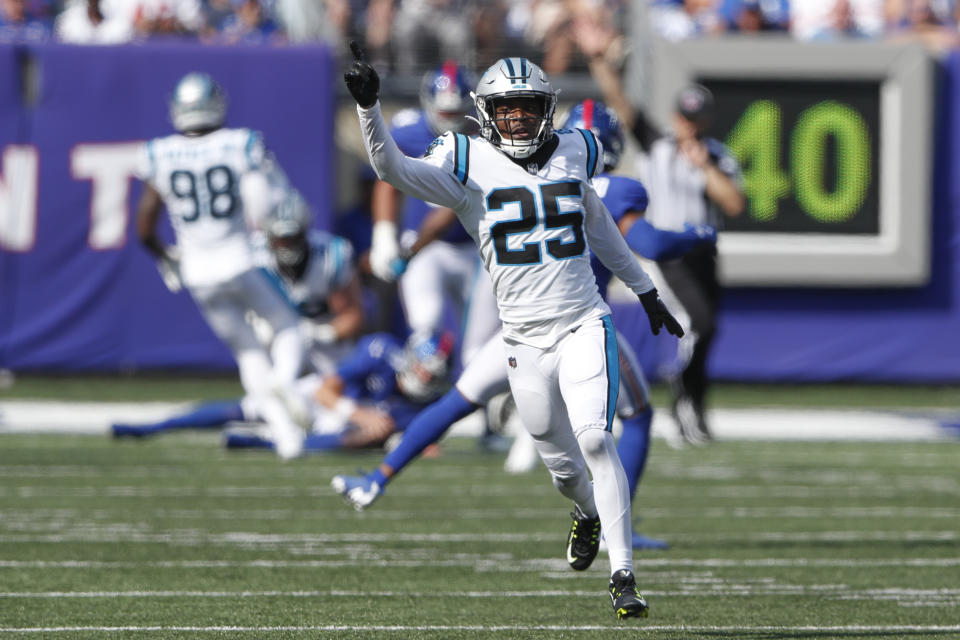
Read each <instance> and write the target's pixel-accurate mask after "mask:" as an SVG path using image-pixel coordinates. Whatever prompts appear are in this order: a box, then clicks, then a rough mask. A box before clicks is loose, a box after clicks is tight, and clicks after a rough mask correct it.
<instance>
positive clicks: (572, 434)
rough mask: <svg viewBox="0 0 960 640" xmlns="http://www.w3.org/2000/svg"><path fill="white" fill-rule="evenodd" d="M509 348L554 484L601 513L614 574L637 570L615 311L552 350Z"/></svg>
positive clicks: (520, 396) (524, 415)
mask: <svg viewBox="0 0 960 640" xmlns="http://www.w3.org/2000/svg"><path fill="white" fill-rule="evenodd" d="M504 348H505V354H506V356H507V365H508V366H507V376H508V378H509V380H510V390H511V391H512V393H513V398H514V400H515V401H516V404H517V412H518V413H519V415H520V420H521V421H522V422H523V425H524V427H525V428H526V429H527V431H528V432H529V433H530V435H531V436H533V439H534V441H535V442H536V446H537V451H538V452H539V454H540V458H541V459H542V460H543V462H544V464H545V465H546V467H547V469H548V470H549V471H550V475H551V476H552V478H553V484H554V485H555V486H556V487H557V489H559V490H560V493H562V494H563V495H564V496H566V497H567V498H569V499H571V500H573V502H574V503H576V504H577V506H579V507H580V509H581V511H583V512H584V513H585V514H587V515H593V514H599V516H600V524H601V527H602V529H603V532H604V537H605V539H606V542H607V548H608V550H609V555H610V571H611V573H613V572H615V571H618V570H620V569H628V570H630V571H633V549H632V542H631V520H630V492H629V488H628V485H627V477H626V474H625V473H624V471H623V465H622V464H621V463H620V458H619V457H618V456H617V448H616V444H615V442H614V439H613V434H612V433H611V426H612V422H613V415H614V411H615V410H616V406H617V395H618V389H619V384H620V383H619V357H618V352H617V339H616V334H615V331H614V329H613V322H612V321H611V319H610V316H604V317H603V318H598V319H595V320H589V321H587V322H585V323H583V324H582V325H580V326H579V327H578V328H577V329H575V330H574V331H571V332H570V333H569V334H567V335H566V336H564V337H563V338H562V339H561V340H560V341H559V342H557V343H556V344H555V345H553V346H552V347H550V348H548V349H538V348H536V347H532V346H530V345H526V344H518V343H513V342H505V347H504ZM588 471H589V473H588ZM591 476H592V478H593V484H592V486H591V482H590V478H591Z"/></svg>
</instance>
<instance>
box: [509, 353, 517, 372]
mask: <svg viewBox="0 0 960 640" xmlns="http://www.w3.org/2000/svg"><path fill="white" fill-rule="evenodd" d="M507 364H508V365H510V368H511V369H516V368H517V359H516V358H514V357H513V356H510V357H509V358H507Z"/></svg>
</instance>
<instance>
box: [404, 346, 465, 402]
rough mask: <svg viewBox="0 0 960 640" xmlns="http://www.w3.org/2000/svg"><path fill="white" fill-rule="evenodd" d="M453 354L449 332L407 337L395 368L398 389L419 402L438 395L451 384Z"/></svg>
mask: <svg viewBox="0 0 960 640" xmlns="http://www.w3.org/2000/svg"><path fill="white" fill-rule="evenodd" d="M452 355H453V334H452V333H451V332H449V331H444V332H442V333H434V334H432V335H428V336H423V335H419V334H413V335H412V336H410V337H409V338H408V339H407V342H406V344H405V345H404V347H403V354H402V356H401V357H400V360H399V364H398V366H397V367H396V370H397V386H398V387H399V388H400V392H401V393H402V394H403V395H404V396H406V397H407V398H408V399H410V400H413V401H414V402H418V403H427V402H431V401H433V400H436V399H437V398H439V397H440V395H441V394H442V393H443V392H444V391H446V390H447V387H449V386H450V368H451V360H452Z"/></svg>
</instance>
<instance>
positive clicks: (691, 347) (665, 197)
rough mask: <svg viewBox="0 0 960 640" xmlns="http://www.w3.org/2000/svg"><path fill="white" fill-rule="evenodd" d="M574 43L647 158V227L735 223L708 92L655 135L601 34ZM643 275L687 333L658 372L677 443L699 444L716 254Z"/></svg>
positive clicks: (651, 268)
mask: <svg viewBox="0 0 960 640" xmlns="http://www.w3.org/2000/svg"><path fill="white" fill-rule="evenodd" d="M611 37H612V36H611ZM577 39H578V44H579V45H580V48H581V50H582V51H583V52H584V54H585V55H586V56H587V58H588V60H589V61H590V72H591V74H592V76H593V78H594V81H595V82H596V83H597V85H598V86H599V87H600V89H601V91H602V92H603V94H604V100H605V101H606V102H607V104H609V105H610V106H612V107H613V108H614V109H615V110H616V111H617V115H618V116H619V117H620V119H621V121H622V122H623V125H624V128H625V129H628V130H629V131H631V132H632V133H633V136H634V138H635V139H636V140H637V142H638V143H639V145H640V147H641V148H642V149H643V151H644V152H645V154H646V158H645V159H644V160H645V161H642V162H641V163H640V167H641V171H640V173H641V179H642V180H643V182H644V184H645V185H646V187H647V191H648V192H649V193H650V206H649V208H648V209H647V212H646V218H647V220H648V222H650V224H652V225H654V226H655V227H658V228H661V229H669V230H674V231H682V230H684V228H685V225H697V224H707V225H711V226H713V227H715V228H717V229H721V228H723V220H724V218H726V217H734V216H738V215H740V213H741V212H742V211H743V209H744V206H745V204H746V200H745V198H744V195H743V187H742V182H743V180H742V176H741V174H740V167H739V165H738V163H737V161H736V159H735V158H734V157H733V156H732V155H731V153H730V152H729V150H728V149H727V148H726V147H725V146H724V145H723V144H722V143H721V142H720V141H719V140H716V139H714V138H710V137H708V136H707V135H706V134H707V131H708V129H709V127H710V124H711V121H712V118H713V110H714V98H713V95H712V94H711V93H710V91H709V90H708V89H707V88H706V87H704V86H702V85H698V84H693V85H689V86H687V87H684V88H683V89H682V90H681V91H680V92H679V94H678V95H677V99H676V106H675V109H674V113H673V115H672V118H671V129H672V131H671V132H670V133H669V134H666V135H662V134H661V133H660V132H659V131H658V130H657V129H656V128H655V127H653V126H652V125H651V123H650V122H649V120H648V119H647V117H646V114H644V113H643V111H642V110H639V109H635V108H634V107H633V105H632V104H630V102H629V101H628V100H627V99H626V95H625V94H624V92H623V88H622V85H621V82H620V77H619V75H618V73H617V71H616V68H615V67H614V65H613V64H612V63H611V62H610V60H609V59H608V57H607V52H608V51H609V50H610V46H609V45H610V44H611V42H612V40H611V39H605V38H604V37H603V33H601V32H600V31H597V30H592V31H587V30H584V29H580V31H579V32H578V34H577ZM644 267H645V269H646V271H647V273H649V274H650V276H651V277H652V278H653V279H654V283H655V284H656V286H657V290H658V291H660V295H661V296H662V297H663V298H664V300H665V301H666V302H667V304H668V306H669V307H670V308H671V309H674V310H676V311H677V312H678V313H677V319H678V320H679V321H680V323H681V324H682V325H683V328H684V331H685V332H686V335H685V336H684V337H683V338H682V339H681V340H680V342H679V344H678V347H677V360H676V362H675V363H674V364H673V365H672V366H671V367H669V369H668V370H667V371H664V372H663V374H664V376H665V377H666V378H667V379H668V380H669V381H670V383H671V386H672V390H673V415H674V418H675V420H676V422H677V426H678V428H679V430H680V436H681V437H682V438H683V439H684V440H685V441H687V442H690V443H702V442H705V441H707V440H709V439H710V437H711V436H710V428H709V427H708V425H707V422H706V419H705V408H706V407H705V405H706V396H707V389H708V386H709V379H708V377H707V356H708V355H709V351H710V345H711V344H712V342H713V338H714V335H715V333H716V323H715V318H716V313H717V308H718V305H719V301H720V283H719V281H718V279H717V256H716V249H715V247H714V246H712V245H700V246H698V247H696V248H694V249H692V250H691V251H689V252H688V253H687V254H685V255H684V256H682V257H680V258H678V259H675V260H670V261H664V262H658V263H655V264H654V263H649V264H645V265H644Z"/></svg>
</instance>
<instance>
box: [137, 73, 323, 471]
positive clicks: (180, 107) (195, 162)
mask: <svg viewBox="0 0 960 640" xmlns="http://www.w3.org/2000/svg"><path fill="white" fill-rule="evenodd" d="M226 110H227V106H226V97H225V95H224V93H223V91H222V89H221V88H220V87H219V85H218V84H217V83H216V82H214V81H213V79H212V78H211V77H210V76H209V75H207V74H205V73H190V74H187V75H186V76H184V77H183V78H182V79H181V80H180V82H179V83H178V84H177V86H176V89H175V90H174V94H173V98H172V99H171V103H170V118H171V120H172V122H173V126H174V127H175V128H176V129H177V130H178V131H179V133H177V134H174V135H171V136H167V137H165V138H156V139H154V140H150V141H149V142H147V143H146V145H145V148H144V153H143V160H142V162H141V167H140V170H139V172H138V173H139V177H140V178H141V179H142V180H143V181H144V186H143V195H142V197H141V199H140V203H139V206H138V211H137V216H138V223H137V224H138V233H139V236H140V239H141V241H142V243H143V245H144V246H145V247H146V248H147V249H148V250H149V251H150V252H151V253H152V254H153V255H154V256H156V258H157V259H158V261H159V264H160V266H161V273H162V274H164V281H165V282H166V283H167V285H168V287H171V288H172V289H177V288H179V287H180V286H181V284H182V286H185V287H186V288H187V289H188V290H189V291H190V294H191V296H192V297H193V299H194V300H195V301H196V303H197V306H198V307H199V308H200V311H201V312H202V313H203V316H204V318H205V319H206V321H207V323H208V324H209V325H210V327H211V328H212V329H213V331H214V332H215V333H216V334H217V336H218V337H219V338H220V339H221V340H223V341H224V342H225V343H226V344H227V346H228V347H230V350H231V351H232V352H233V355H234V357H235V358H236V361H237V366H238V368H239V370H240V381H241V383H242V384H243V388H244V390H245V391H246V393H247V395H248V396H250V397H251V398H254V399H255V401H256V403H257V405H258V407H259V410H260V412H261V414H262V415H263V416H264V417H265V418H266V420H267V422H268V423H269V425H270V428H271V430H272V432H273V437H274V439H275V441H276V442H277V453H278V455H280V456H281V457H282V458H292V457H296V456H298V455H300V453H301V452H302V449H303V436H304V434H303V429H302V428H301V427H300V426H298V423H300V424H304V423H305V422H306V420H307V415H306V408H305V406H304V405H303V403H302V402H300V401H299V400H298V396H297V395H296V393H295V392H294V391H293V383H294V381H295V380H296V378H297V376H298V375H299V373H300V370H301V368H302V366H303V362H304V354H305V349H304V344H303V341H302V339H301V336H300V331H299V329H298V317H297V314H296V312H295V311H294V310H293V309H292V308H291V307H290V306H289V305H288V304H287V303H286V301H285V300H284V299H283V297H282V296H281V295H280V294H279V292H278V291H277V290H276V289H275V288H274V287H273V286H272V285H271V284H270V282H269V281H268V280H267V278H266V277H265V276H264V273H263V272H262V271H261V270H260V269H258V268H256V266H255V264H254V260H253V250H252V247H251V241H250V233H249V230H248V221H247V216H248V215H250V213H251V212H248V211H245V207H244V201H243V199H242V198H241V195H240V194H241V188H242V185H241V183H242V181H243V180H244V179H245V178H246V177H247V176H251V175H254V174H257V173H258V172H259V174H260V176H261V177H262V176H263V172H267V171H274V172H279V169H278V168H276V167H275V165H273V163H272V162H271V159H270V158H269V157H268V155H267V154H266V151H265V149H264V145H263V141H262V140H261V139H260V135H259V134H258V133H256V132H254V131H251V130H249V129H231V128H224V127H223V124H224V120H225V118H226ZM164 205H165V206H166V209H167V214H168V216H169V218H170V222H171V224H172V226H173V229H174V232H175V233H176V248H175V249H174V248H171V247H165V246H164V245H163V243H162V242H161V240H160V238H159V237H158V236H157V234H156V226H157V222H158V221H159V218H160V214H161V211H162V210H163V207H164ZM247 311H253V312H254V313H256V315H257V316H259V317H261V318H264V319H266V320H267V322H268V323H269V324H270V326H271V328H272V329H273V334H274V338H273V341H272V343H271V346H270V350H269V353H268V351H267V350H266V349H265V348H264V347H263V346H262V345H261V344H260V342H259V341H258V340H257V337H256V334H255V333H254V330H253V327H252V326H251V325H250V324H249V323H248V322H247V321H246V319H245V315H246V313H247Z"/></svg>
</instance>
